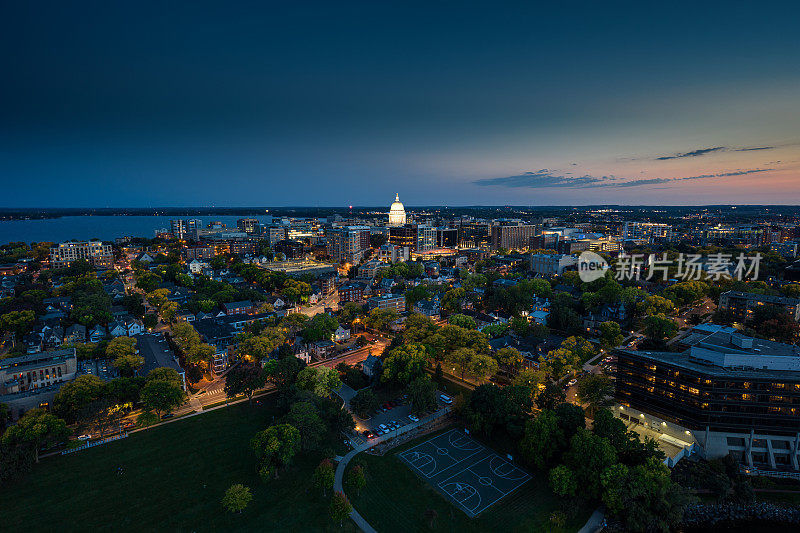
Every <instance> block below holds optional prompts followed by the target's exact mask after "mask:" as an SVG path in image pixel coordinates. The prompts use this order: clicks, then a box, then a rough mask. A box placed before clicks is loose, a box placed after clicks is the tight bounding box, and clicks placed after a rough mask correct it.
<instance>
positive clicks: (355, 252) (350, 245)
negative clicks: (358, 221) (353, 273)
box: [327, 226, 370, 264]
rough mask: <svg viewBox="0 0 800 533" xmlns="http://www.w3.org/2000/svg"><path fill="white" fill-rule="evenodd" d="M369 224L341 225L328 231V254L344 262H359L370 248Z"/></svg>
mask: <svg viewBox="0 0 800 533" xmlns="http://www.w3.org/2000/svg"><path fill="white" fill-rule="evenodd" d="M369 236H370V230H369V226H340V227H334V228H331V229H330V230H329V231H328V235H327V239H328V255H330V256H331V257H332V258H334V259H336V260H337V261H340V262H342V263H353V264H355V263H358V262H359V261H360V260H361V257H362V255H363V254H364V250H366V249H367V248H369Z"/></svg>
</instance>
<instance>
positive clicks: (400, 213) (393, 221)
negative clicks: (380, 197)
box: [389, 194, 406, 226]
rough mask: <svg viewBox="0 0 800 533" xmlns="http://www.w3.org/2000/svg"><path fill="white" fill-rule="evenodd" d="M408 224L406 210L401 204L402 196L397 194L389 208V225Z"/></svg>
mask: <svg viewBox="0 0 800 533" xmlns="http://www.w3.org/2000/svg"><path fill="white" fill-rule="evenodd" d="M405 223H406V208H405V207H404V206H403V204H402V202H400V195H399V194H395V197H394V203H392V206H391V207H390V208H389V225H390V226H402V225H403V224H405Z"/></svg>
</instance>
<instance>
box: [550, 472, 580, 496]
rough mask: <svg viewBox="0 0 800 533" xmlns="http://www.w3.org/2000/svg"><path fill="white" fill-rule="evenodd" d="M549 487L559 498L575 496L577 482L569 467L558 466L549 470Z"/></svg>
mask: <svg viewBox="0 0 800 533" xmlns="http://www.w3.org/2000/svg"><path fill="white" fill-rule="evenodd" d="M550 487H551V488H552V489H553V492H555V493H556V494H558V495H559V496H575V492H576V491H577V490H578V482H577V481H576V480H575V475H574V474H573V473H572V470H570V469H569V467H567V466H565V465H558V466H557V467H555V468H553V469H552V470H550Z"/></svg>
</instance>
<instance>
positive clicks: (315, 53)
mask: <svg viewBox="0 0 800 533" xmlns="http://www.w3.org/2000/svg"><path fill="white" fill-rule="evenodd" d="M177 4H178V3H176V2H163V1H161V2H146V1H145V2H135V3H134V2H128V3H119V2H107V1H106V2H78V3H71V2H52V3H47V2H45V3H39V2H37V3H33V2H16V3H13V4H11V3H9V4H8V5H7V6H6V7H5V8H4V10H3V16H2V17H0V19H2V20H1V21H0V43H1V46H2V47H3V54H2V60H1V61H2V72H3V78H2V79H3V81H2V85H0V96H1V97H2V98H0V105H2V113H1V114H0V176H1V177H2V182H3V184H4V185H5V187H4V191H3V195H2V199H0V205H3V206H10V207H16V206H165V205H166V206H178V205H219V206H239V205H276V206H277V205H323V206H324V205H347V204H358V205H365V204H368V205H376V204H387V205H388V203H390V202H391V201H392V200H393V197H394V193H395V192H399V193H400V196H401V199H402V200H403V201H404V202H405V203H406V204H409V205H415V204H417V205H420V204H444V205H463V204H504V203H510V204H533V205H541V204H566V205H578V204H587V203H589V204H590V203H629V204H630V203H648V204H653V203H659V202H663V203H672V204H692V203H724V202H730V203H800V187H798V179H800V170H799V169H800V151H799V150H798V148H799V145H798V143H800V30H799V29H798V21H799V20H800V7H798V4H797V3H796V2H784V3H769V2H759V3H741V4H740V3H735V2H719V3H717V2H687V3H677V2H669V3H667V2H665V3H659V4H653V3H649V2H636V3H634V2H627V3H622V2H619V3H617V2H587V3H585V4H581V3H577V2H558V3H556V2H550V3H534V2H519V3H500V2H485V3H482V4H478V3H468V2H424V3H411V2H397V3H388V2H363V3H346V2H330V1H327V2H300V1H291V2H275V3H272V2H252V3H245V2H203V1H199V2H190V3H182V4H184V5H183V6H178V5H177Z"/></svg>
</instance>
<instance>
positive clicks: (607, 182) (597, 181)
mask: <svg viewBox="0 0 800 533" xmlns="http://www.w3.org/2000/svg"><path fill="white" fill-rule="evenodd" d="M770 170H775V169H774V168H755V169H748V170H735V171H731V172H719V173H716V174H701V175H699V176H687V177H685V178H641V179H634V180H624V179H623V178H620V177H617V176H600V177H596V176H580V177H572V176H567V175H560V174H557V173H555V172H554V171H551V170H548V169H542V170H538V171H536V172H524V173H522V174H519V175H516V176H505V177H501V178H482V179H477V180H474V181H473V182H472V183H474V184H475V185H481V186H499V187H507V188H528V189H545V188H553V187H559V188H567V189H596V188H607V187H613V188H627V187H641V186H646V185H662V184H665V183H674V182H676V181H687V180H702V179H710V178H724V177H731V176H744V175H747V174H757V173H759V172H767V171H770Z"/></svg>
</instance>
